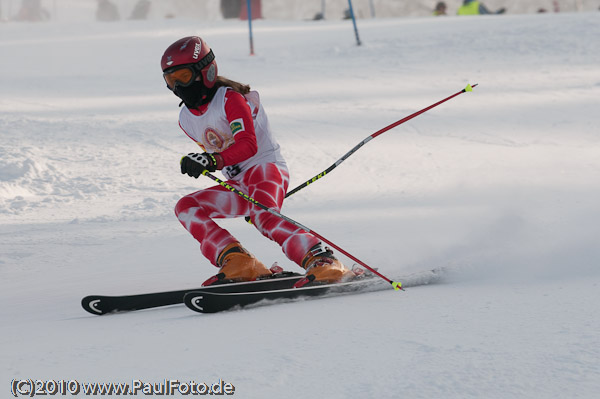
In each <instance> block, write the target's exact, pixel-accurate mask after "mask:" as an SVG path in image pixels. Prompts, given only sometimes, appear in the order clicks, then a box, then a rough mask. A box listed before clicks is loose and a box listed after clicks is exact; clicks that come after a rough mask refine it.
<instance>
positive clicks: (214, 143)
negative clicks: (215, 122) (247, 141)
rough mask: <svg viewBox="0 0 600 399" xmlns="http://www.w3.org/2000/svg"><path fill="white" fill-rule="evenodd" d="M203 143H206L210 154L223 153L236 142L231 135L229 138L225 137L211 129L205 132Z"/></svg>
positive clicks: (205, 145)
mask: <svg viewBox="0 0 600 399" xmlns="http://www.w3.org/2000/svg"><path fill="white" fill-rule="evenodd" d="M202 141H204V147H205V148H206V149H207V150H209V151H210V152H219V151H223V150H225V149H226V148H228V147H229V146H230V145H232V144H233V142H234V140H233V137H231V135H229V137H225V136H224V135H222V134H220V133H219V132H217V131H216V130H215V129H213V128H210V127H209V128H207V129H206V130H205V131H204V137H203V140H202Z"/></svg>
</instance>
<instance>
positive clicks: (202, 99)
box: [173, 80, 218, 108]
mask: <svg viewBox="0 0 600 399" xmlns="http://www.w3.org/2000/svg"><path fill="white" fill-rule="evenodd" d="M217 89H218V87H217V85H214V86H213V87H212V88H210V89H208V88H207V87H206V86H204V84H202V82H201V81H199V80H198V81H195V82H194V83H192V84H191V85H189V86H187V87H183V86H179V85H175V89H174V90H173V93H175V95H176V96H177V97H179V98H181V99H182V100H183V101H182V103H184V104H185V106H186V107H188V108H198V107H199V106H201V105H204V104H207V103H209V102H210V101H211V100H212V99H213V97H214V96H215V93H216V92H217ZM179 106H181V104H179Z"/></svg>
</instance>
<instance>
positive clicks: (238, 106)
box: [175, 87, 320, 266]
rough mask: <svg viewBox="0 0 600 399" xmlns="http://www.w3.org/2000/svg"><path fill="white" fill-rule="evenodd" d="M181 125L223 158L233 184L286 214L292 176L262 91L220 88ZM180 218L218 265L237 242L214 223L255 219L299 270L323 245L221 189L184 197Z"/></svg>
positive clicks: (183, 113)
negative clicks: (284, 205)
mask: <svg viewBox="0 0 600 399" xmlns="http://www.w3.org/2000/svg"><path fill="white" fill-rule="evenodd" d="M179 125H180V126H181V128H182V129H183V131H184V132H185V133H186V134H187V135H188V136H189V137H190V138H191V139H192V140H194V141H196V143H198V144H199V145H200V146H201V147H202V148H203V149H204V150H205V151H206V152H210V153H216V152H218V153H219V154H221V156H222V157H223V161H224V166H225V167H224V168H223V170H222V172H223V174H224V175H225V176H226V177H227V178H228V180H227V183H228V184H230V185H232V186H234V187H235V188H237V189H239V190H240V191H242V192H244V193H246V194H248V195H249V196H250V197H252V198H254V199H256V200H257V201H258V202H260V203H261V204H263V205H265V206H267V207H269V208H273V209H275V210H277V211H279V210H280V209H281V206H282V203H283V200H284V198H285V194H286V191H287V188H288V183H289V173H288V169H287V165H286V163H285V160H284V159H283V157H282V156H281V153H280V151H279V144H277V142H276V141H275V139H274V138H273V136H272V134H271V130H270V126H269V122H268V119H267V116H266V114H265V112H264V110H263V109H262V106H261V104H260V99H259V96H258V93H257V92H254V91H253V92H251V93H249V94H247V95H246V96H243V95H241V94H239V93H237V92H235V91H233V90H232V89H230V88H226V87H220V88H219V89H218V90H217V92H216V94H215V96H214V97H213V99H212V100H211V102H210V103H209V104H207V105H206V106H203V107H201V108H200V109H198V110H189V109H188V108H187V107H183V108H182V110H181V113H180V115H179ZM175 213H176V215H177V218H178V219H179V221H180V222H181V224H182V225H183V226H184V227H185V228H186V229H187V230H188V231H189V232H190V233H191V234H192V235H193V236H194V238H195V239H196V240H198V242H199V243H200V249H201V251H202V254H204V256H205V257H206V258H207V259H208V260H209V261H210V262H211V263H212V264H213V265H215V266H216V265H217V264H216V263H217V257H218V256H219V254H220V253H221V251H222V250H223V249H224V248H225V247H226V246H227V245H229V244H231V243H233V242H237V241H238V240H237V239H236V238H235V237H233V236H232V235H231V234H230V233H229V232H228V231H227V230H225V229H223V228H222V227H220V226H219V225H217V224H216V223H215V222H214V221H213V220H212V219H214V218H232V217H241V216H250V218H251V220H252V222H253V224H254V226H255V227H256V228H257V229H258V230H259V231H260V232H261V233H262V234H263V235H264V236H266V237H268V238H269V239H271V240H273V241H275V242H277V243H278V244H279V245H280V246H281V248H282V250H283V252H284V254H285V255H286V256H287V257H288V258H289V259H290V260H292V261H294V262H295V263H297V264H298V265H300V264H301V262H302V259H303V257H304V256H305V255H306V254H307V253H308V251H309V249H310V248H312V247H313V246H315V245H316V244H318V243H319V242H320V241H319V240H318V239H317V238H315V237H314V236H313V235H311V234H309V233H307V232H305V231H304V230H302V229H300V228H298V227H296V226H294V225H293V224H292V223H289V222H287V221H285V220H283V219H281V218H279V217H277V216H275V215H272V214H271V213H269V212H266V211H264V210H262V209H260V208H259V207H257V206H255V205H253V204H251V203H250V202H248V201H246V200H245V199H243V198H241V197H240V196H239V195H237V194H235V193H233V192H231V191H229V190H227V189H226V188H224V187H223V186H221V185H217V186H214V187H210V188H207V189H204V190H200V191H197V192H195V193H192V194H189V195H186V196H185V197H183V198H181V199H180V200H179V202H178V203H177V205H176V207H175Z"/></svg>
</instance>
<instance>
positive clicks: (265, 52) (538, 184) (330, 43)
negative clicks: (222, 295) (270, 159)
mask: <svg viewBox="0 0 600 399" xmlns="http://www.w3.org/2000/svg"><path fill="white" fill-rule="evenodd" d="M254 27H255V31H254V40H255V51H256V55H255V56H252V57H250V56H249V55H248V52H249V51H248V40H247V31H246V24H245V23H243V22H240V21H212V22H203V23H201V24H199V23H198V21H195V20H182V19H179V20H160V21H123V22H120V23H117V24H99V23H89V22H85V23H79V24H77V23H71V24H56V23H44V24H15V23H5V24H1V25H0V35H1V36H0V54H1V56H2V62H1V63H0V87H1V92H0V110H1V112H0V143H1V144H0V236H1V239H0V284H1V285H0V301H1V302H2V303H3V306H2V307H1V310H0V312H1V315H2V326H1V327H0V329H1V338H0V340H1V346H0V351H1V353H0V358H2V365H1V368H0V370H1V377H2V378H1V379H0V384H1V385H2V387H1V388H0V390H1V391H3V392H5V394H4V396H6V397H7V395H8V390H9V388H10V387H9V385H10V381H11V380H12V379H14V378H31V379H55V380H60V379H66V380H70V379H77V380H79V381H80V382H109V381H114V382H130V381H131V380H133V379H141V380H143V381H145V382H160V381H162V380H164V379H165V378H167V379H179V380H181V381H188V380H195V381H197V382H200V381H206V382H209V383H210V382H215V381H217V380H218V379H219V378H221V379H223V380H225V381H226V382H229V383H231V384H233V385H234V386H235V396H236V397H240V398H281V397H288V398H317V397H327V398H367V397H368V398H396V397H406V398H440V397H445V398H466V397H474V398H482V397H485V398H533V397H535V398H554V397H556V398H558V397H561V398H562V397H572V398H575V397H578V398H592V397H597V396H596V395H597V391H598V390H599V389H600V361H599V359H600V312H599V309H600V294H599V293H598V289H599V288H600V287H599V283H600V273H599V271H598V263H599V260H600V249H599V247H600V246H599V245H598V237H599V236H600V227H599V223H598V222H599V220H600V207H599V206H598V203H600V136H599V130H598V126H599V125H600V114H599V113H598V109H599V107H600V41H598V40H597V39H598V37H600V13H598V12H593V13H578V14H569V13H561V14H543V15H542V14H540V15H537V14H530V15H505V16H489V17H462V18H459V17H453V16H450V17H446V18H431V17H424V18H412V19H371V20H361V21H360V23H359V30H360V35H361V39H362V41H363V43H364V44H363V45H362V46H360V47H358V46H356V45H355V41H354V36H353V31H352V27H351V24H350V22H348V21H324V22H323V21H321V22H319V23H315V22H308V21H296V22H290V21H287V22H282V21H273V20H265V21H256V23H255V24H254ZM190 34H199V35H201V36H203V37H204V38H205V39H206V40H207V41H208V43H209V44H210V45H211V46H212V47H213V48H214V51H215V54H216V56H217V59H218V62H219V68H220V72H221V74H223V75H225V76H228V77H231V78H234V79H236V80H240V81H243V82H249V83H251V84H252V86H253V87H254V88H256V89H257V90H259V91H260V93H261V96H262V99H263V102H264V106H265V108H266V110H267V113H268V114H269V117H270V120H271V124H272V127H273V129H274V131H275V132H276V135H277V137H278V140H279V142H280V144H281V145H282V149H283V154H284V156H285V157H286V158H287V160H288V163H289V166H290V169H291V172H292V184H291V187H295V186H296V185H298V184H300V183H302V182H303V181H305V180H306V179H308V178H310V177H312V176H313V175H315V174H316V173H318V172H320V171H322V170H323V169H325V168H326V167H327V166H329V165H330V164H332V163H333V162H334V161H335V160H337V159H338V158H339V157H340V156H341V155H343V154H344V153H345V152H346V151H348V150H349V149H350V148H352V147H353V146H354V145H355V144H357V143H358V142H360V141H361V140H362V139H364V138H365V137H367V136H369V135H370V134H372V133H373V132H375V131H377V130H379V129H380V128H382V127H384V126H386V125H388V124H390V123H392V122H395V121H396V120H398V119H401V118H403V117H404V116H406V115H409V114H411V113H413V112H415V111H417V110H419V109H421V108H424V107H426V106H428V105H430V104H433V103H435V102H437V101H438V100H441V99H443V98H445V97H447V96H449V95H451V94H453V93H455V92H457V91H459V90H461V89H462V88H464V87H465V86H466V85H467V84H468V83H472V84H474V83H478V84H479V86H477V87H476V88H475V89H474V91H473V92H472V93H465V94H462V95H460V96H458V97H456V98H454V99H452V100H450V101H449V102H447V103H444V104H443V105H441V106H439V107H437V108H434V109H432V110H430V111H429V112H427V113H425V114H423V115H421V116H419V117H417V118H416V119H413V120H411V121H409V122H407V123H405V124H403V125H401V126H399V127H397V128H395V129H393V130H391V131H389V132H387V133H385V134H384V135H381V136H379V137H377V139H375V140H373V141H372V142H370V143H369V144H368V145H366V146H364V147H363V148H361V149H360V150H359V151H358V152H357V153H355V154H354V155H353V156H352V157H351V158H349V159H348V160H347V161H345V162H344V163H343V164H342V165H340V166H339V167H338V168H337V169H336V170H335V171H334V172H332V173H331V174H330V175H328V176H326V177H325V178H324V179H322V180H321V181H319V182H316V183H314V184H313V185H311V186H310V187H308V188H306V189H304V190H302V191H300V192H299V193H298V194H296V195H294V196H293V197H290V198H289V199H288V200H287V202H286V205H285V206H284V209H283V213H285V214H286V215H288V216H289V217H292V218H294V219H295V220H298V221H299V222H301V223H303V224H305V225H307V226H309V227H311V228H313V229H315V231H317V232H319V233H320V234H321V235H323V236H325V237H328V238H329V239H330V240H331V241H333V242H334V243H336V244H337V245H339V246H341V247H343V248H345V249H347V250H348V251H350V252H351V253H352V254H354V255H355V256H357V257H358V258H360V259H362V260H363V261H365V262H366V263H368V264H369V265H372V266H373V267H378V268H379V270H380V271H381V272H382V273H383V274H385V275H387V276H390V277H392V278H398V277H400V276H405V275H409V274H411V273H420V272H423V271H426V270H429V269H431V268H434V267H442V266H445V267H451V268H453V270H454V271H453V273H452V274H451V275H450V276H449V277H448V278H447V279H445V280H444V283H441V284H432V285H426V286H421V287H415V288H412V289H408V290H407V291H406V292H394V291H393V290H391V289H390V290H389V291H381V292H375V293H368V294H364V295H358V296H349V297H339V298H332V299H323V300H318V301H304V302H299V303H294V304H285V305H274V306H269V307H258V308H253V309H248V310H244V311H233V312H229V313H223V314H217V315H199V314H195V313H192V312H191V311H189V310H188V309H186V308H185V307H183V306H174V307H169V308H164V309H158V310H148V311H141V312H137V313H129V314H116V315H109V316H104V317H96V316H92V315H89V314H88V313H86V312H84V311H83V309H82V308H81V307H80V303H79V302H80V299H81V298H82V297H83V296H86V295H89V294H107V295H111V294H114V295H116V294H125V293H142V292H149V291H154V290H167V289H183V288H193V287H197V286H198V285H199V284H200V283H201V282H202V281H204V279H205V278H207V277H208V276H210V275H211V274H213V273H214V271H215V269H214V268H212V266H210V265H209V264H208V262H206V261H205V260H204V259H203V258H202V257H201V255H200V252H199V250H198V244H197V243H196V242H195V241H194V240H193V239H192V238H191V237H190V236H189V235H188V234H187V232H186V231H185V230H184V229H183V228H182V227H181V226H180V225H179V223H178V221H177V220H176V218H175V217H174V215H173V211H172V209H173V206H174V204H175V203H176V201H177V199H178V198H180V197H181V196H182V195H185V194H187V193H189V192H192V191H194V190H197V189H200V188H203V187H207V186H209V185H211V184H212V183H211V181H209V180H208V179H205V180H204V179H199V180H194V179H190V178H189V177H187V176H183V175H181V174H180V173H179V171H178V163H179V159H180V157H181V156H182V154H186V153H188V152H191V151H196V150H197V147H196V146H195V145H194V144H193V143H192V142H191V141H190V140H189V139H188V138H187V137H186V136H185V135H184V134H183V133H182V132H181V131H180V130H179V128H178V126H177V115H178V108H177V103H178V101H177V99H176V98H175V97H174V96H173V95H172V94H171V93H170V92H169V91H168V90H166V88H165V87H164V82H163V80H162V77H161V73H160V67H159V59H160V56H161V55H162V52H163V51H164V49H165V48H166V47H167V46H168V45H169V44H170V43H172V42H173V41H175V40H177V39H178V38H180V37H183V36H186V35H190ZM222 225H223V226H225V227H227V228H228V229H229V230H230V231H231V232H232V233H234V234H235V235H236V236H237V237H238V238H239V239H240V240H241V241H242V242H243V243H244V245H245V246H246V247H247V248H248V249H250V250H251V251H252V252H254V253H255V254H256V255H257V256H258V257H259V258H260V259H262V260H263V261H265V262H266V263H271V262H272V261H275V260H277V261H278V262H279V263H280V264H282V265H284V266H286V268H289V269H293V270H299V269H298V268H297V267H295V266H294V265H291V264H290V262H289V261H286V260H285V258H284V256H283V255H282V253H281V252H280V249H279V247H278V246H277V245H276V244H274V243H272V242H269V241H268V240H266V239H265V238H264V237H262V236H261V235H260V234H258V233H257V232H256V231H255V230H254V229H253V228H252V227H251V226H250V225H248V224H246V223H245V222H244V221H243V220H241V219H239V220H228V221H224V222H223V223H222ZM342 259H343V260H344V258H342ZM346 261H347V260H346Z"/></svg>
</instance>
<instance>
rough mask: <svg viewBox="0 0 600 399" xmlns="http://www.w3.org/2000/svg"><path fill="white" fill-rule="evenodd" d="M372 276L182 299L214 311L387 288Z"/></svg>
mask: <svg viewBox="0 0 600 399" xmlns="http://www.w3.org/2000/svg"><path fill="white" fill-rule="evenodd" d="M388 287H389V284H385V282H382V281H380V280H378V279H376V278H373V277H367V278H363V279H356V280H352V281H348V282H344V283H334V284H319V285H306V286H303V287H299V288H281V289H270V290H264V291H253V292H215V291H207V290H198V291H192V292H188V293H186V294H185V296H184V298H183V302H184V303H185V305H186V306H187V307H188V308H190V309H191V310H193V311H196V312H200V313H217V312H222V311H225V310H230V309H237V308H243V307H246V306H249V305H254V304H258V303H260V304H264V305H266V304H270V303H279V302H290V301H294V300H299V299H303V298H311V297H312V298H314V297H327V296H333V295H342V294H350V293H359V292H367V291H375V290H382V289H385V288H388Z"/></svg>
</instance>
